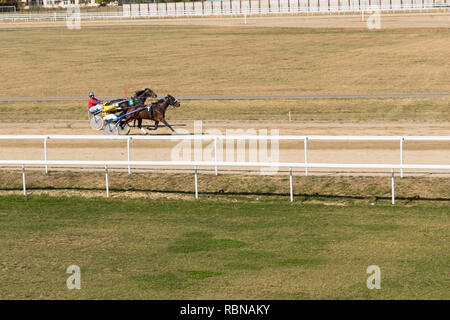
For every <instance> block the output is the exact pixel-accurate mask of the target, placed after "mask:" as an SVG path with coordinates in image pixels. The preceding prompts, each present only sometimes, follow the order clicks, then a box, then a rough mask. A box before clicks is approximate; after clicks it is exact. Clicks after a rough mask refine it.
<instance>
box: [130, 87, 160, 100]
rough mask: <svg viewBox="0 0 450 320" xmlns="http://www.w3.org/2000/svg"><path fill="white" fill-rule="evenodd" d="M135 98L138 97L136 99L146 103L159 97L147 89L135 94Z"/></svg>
mask: <svg viewBox="0 0 450 320" xmlns="http://www.w3.org/2000/svg"><path fill="white" fill-rule="evenodd" d="M134 96H135V97H136V99H139V100H144V101H145V99H146V98H157V97H158V95H157V94H156V93H155V92H153V90H152V89H149V88H145V89H144V90H138V91H136V92H135V93H134Z"/></svg>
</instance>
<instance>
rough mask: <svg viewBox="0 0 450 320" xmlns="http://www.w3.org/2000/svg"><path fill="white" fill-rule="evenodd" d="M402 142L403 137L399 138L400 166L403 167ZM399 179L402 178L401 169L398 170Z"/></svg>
mask: <svg viewBox="0 0 450 320" xmlns="http://www.w3.org/2000/svg"><path fill="white" fill-rule="evenodd" d="M403 140H404V137H401V138H400V165H402V166H403ZM400 178H403V168H400Z"/></svg>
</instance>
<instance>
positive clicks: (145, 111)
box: [122, 94, 181, 134]
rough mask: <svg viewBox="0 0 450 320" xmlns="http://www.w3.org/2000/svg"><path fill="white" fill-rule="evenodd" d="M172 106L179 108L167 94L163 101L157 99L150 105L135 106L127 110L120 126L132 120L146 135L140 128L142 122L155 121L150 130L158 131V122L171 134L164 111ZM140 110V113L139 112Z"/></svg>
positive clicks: (174, 100) (145, 132) (175, 100)
mask: <svg viewBox="0 0 450 320" xmlns="http://www.w3.org/2000/svg"><path fill="white" fill-rule="evenodd" d="M169 106H173V107H180V106H181V104H180V102H178V101H177V99H175V97H173V96H171V95H170V94H168V95H167V96H166V97H164V98H163V99H159V100H158V101H156V102H153V103H152V104H151V105H148V106H146V105H143V104H137V105H135V106H134V107H130V108H129V109H128V110H127V113H128V115H127V116H126V117H125V120H124V122H123V124H122V125H125V124H128V123H129V122H130V121H132V120H137V121H138V128H139V129H141V131H142V132H143V133H144V134H148V132H147V131H145V129H144V128H142V120H144V119H146V120H153V121H155V128H154V129H150V130H156V129H158V124H159V123H160V122H162V123H164V124H165V125H166V126H167V127H169V129H170V130H172V132H175V130H174V129H173V128H172V126H171V125H170V124H169V123H168V122H167V121H166V119H165V117H166V110H167V107H169ZM139 110H140V111H139ZM133 111H135V112H133Z"/></svg>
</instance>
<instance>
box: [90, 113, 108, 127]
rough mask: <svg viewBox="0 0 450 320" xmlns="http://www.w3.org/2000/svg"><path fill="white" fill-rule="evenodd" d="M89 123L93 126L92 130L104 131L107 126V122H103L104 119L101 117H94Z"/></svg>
mask: <svg viewBox="0 0 450 320" xmlns="http://www.w3.org/2000/svg"><path fill="white" fill-rule="evenodd" d="M89 123H90V124H91V128H92V129H94V130H102V129H103V126H104V125H105V120H103V118H102V117H100V116H93V117H92V118H91V120H90V121H89Z"/></svg>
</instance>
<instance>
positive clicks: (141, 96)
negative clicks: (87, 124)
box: [104, 88, 158, 111]
mask: <svg viewBox="0 0 450 320" xmlns="http://www.w3.org/2000/svg"><path fill="white" fill-rule="evenodd" d="M157 97H158V95H157V94H156V93H155V92H153V90H152V89H149V88H145V89H143V90H138V91H136V92H135V93H134V96H132V97H131V99H128V98H125V99H115V100H111V101H108V102H107V103H105V104H104V105H105V106H110V105H113V104H114V103H118V105H117V108H118V109H119V111H127V110H128V108H130V107H132V106H133V105H134V104H144V103H145V100H146V99H147V98H157ZM130 100H132V101H133V103H132V104H133V105H130Z"/></svg>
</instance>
